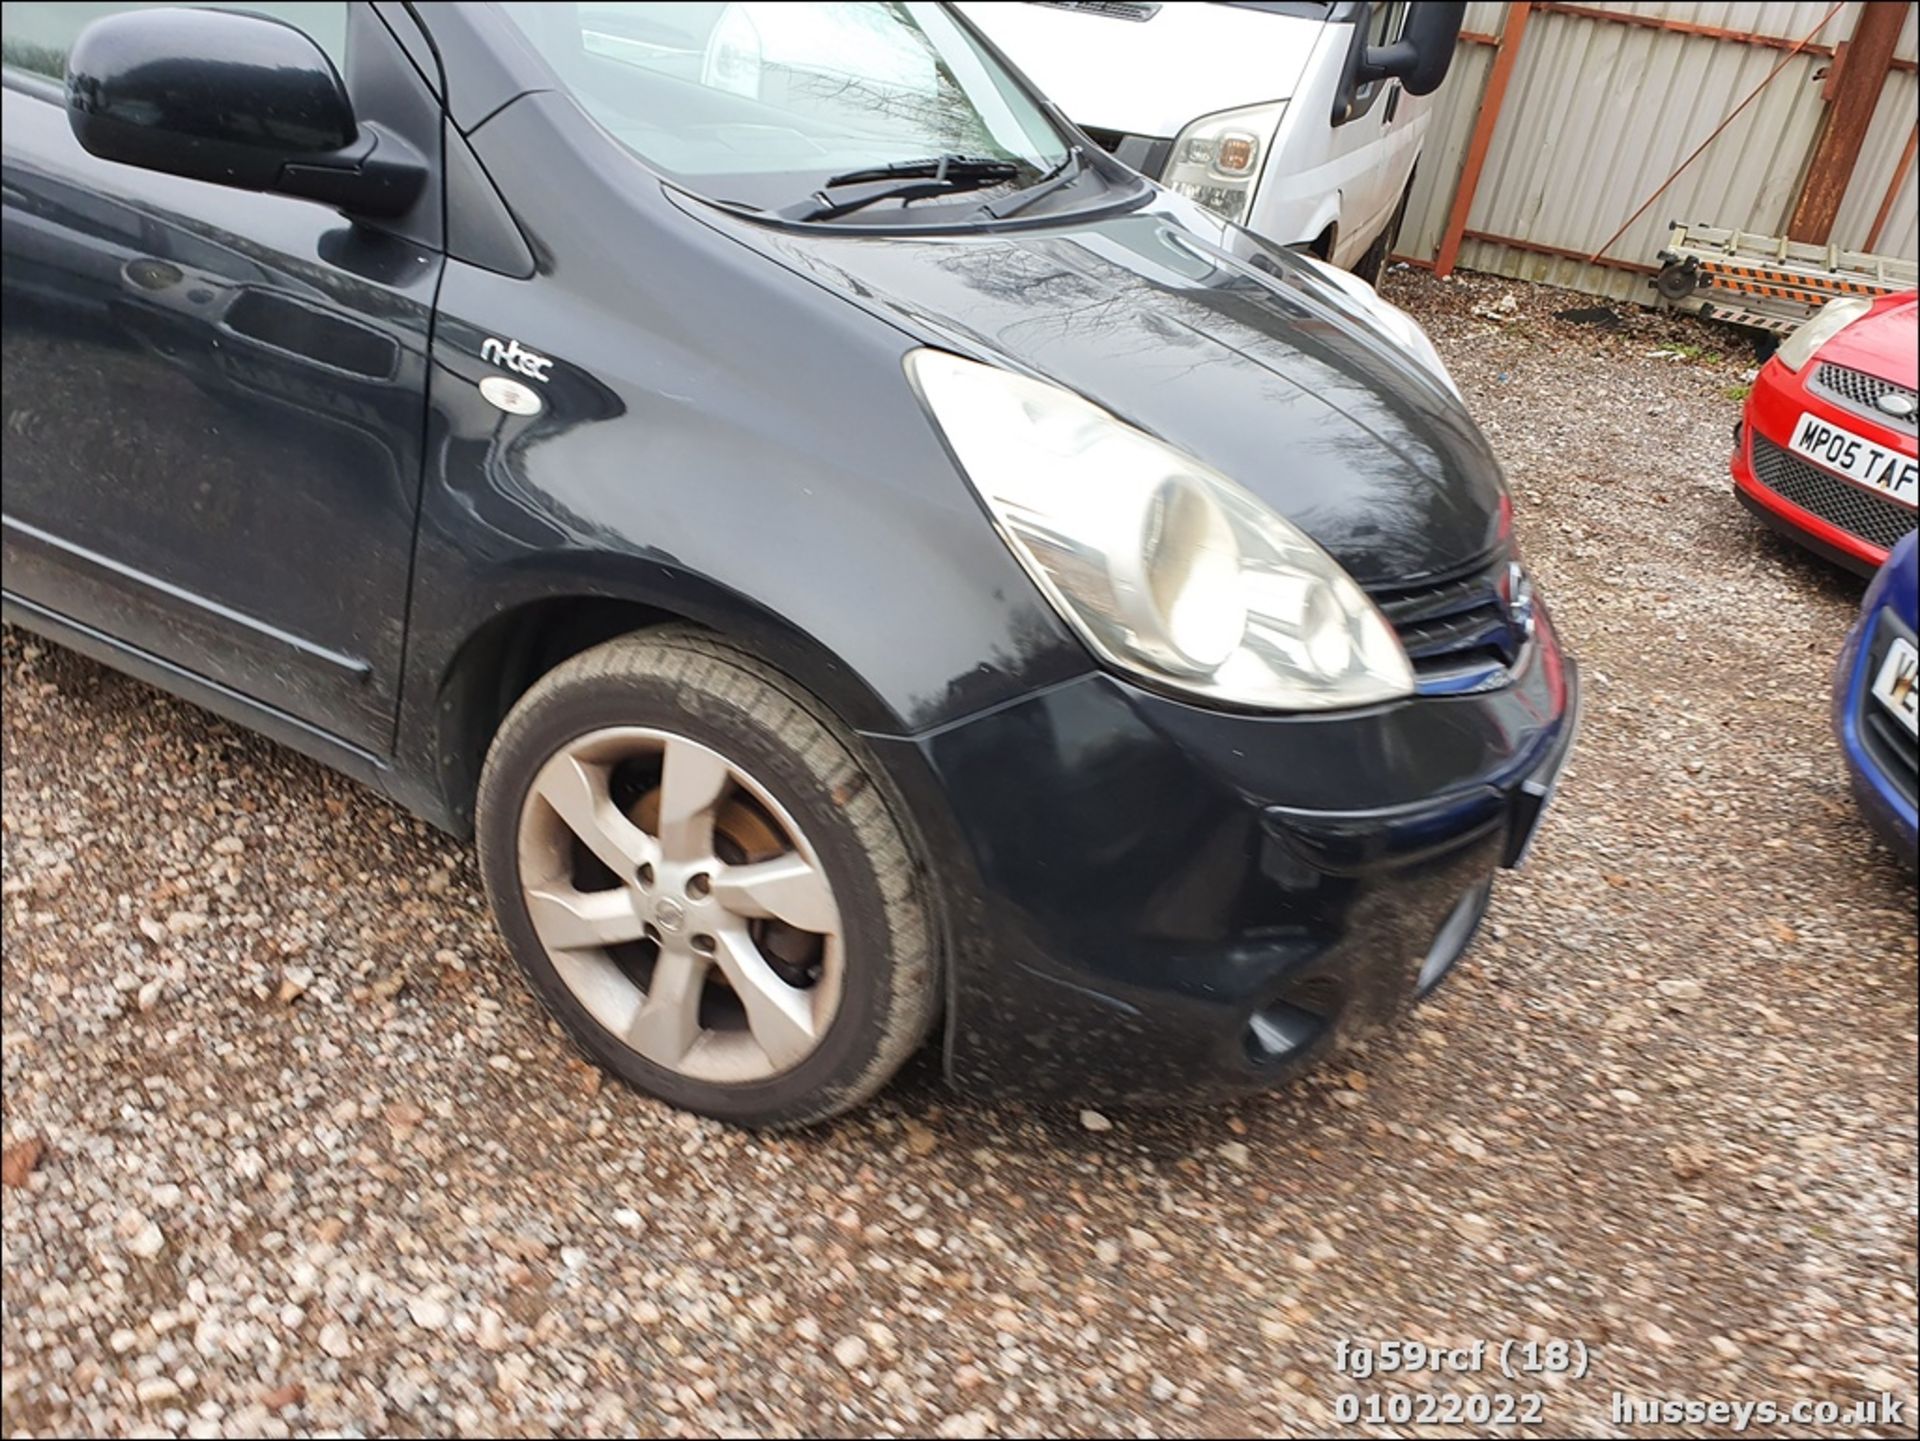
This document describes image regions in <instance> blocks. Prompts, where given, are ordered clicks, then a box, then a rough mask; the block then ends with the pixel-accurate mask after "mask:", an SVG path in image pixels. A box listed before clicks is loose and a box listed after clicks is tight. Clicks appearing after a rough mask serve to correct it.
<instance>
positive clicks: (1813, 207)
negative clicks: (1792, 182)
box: [1787, 0, 1907, 245]
mask: <svg viewBox="0 0 1920 1441" xmlns="http://www.w3.org/2000/svg"><path fill="white" fill-rule="evenodd" d="M1906 19H1907V4H1906V0H1867V3H1866V4H1864V5H1862V6H1861V7H1860V20H1859V23H1858V24H1856V25H1855V26H1854V27H1853V36H1852V39H1851V40H1850V41H1849V42H1848V44H1847V46H1846V48H1845V50H1844V51H1843V52H1841V53H1838V54H1836V55H1835V56H1834V60H1833V73H1832V75H1831V76H1830V77H1829V79H1828V87H1829V89H1830V90H1831V92H1832V95H1833V103H1832V104H1831V105H1830V106H1828V107H1827V113H1826V114H1825V115H1824V116H1823V117H1822V118H1821V122H1820V136H1819V139H1818V140H1817V141H1815V143H1814V147H1813V159H1812V161H1811V162H1810V163H1809V164H1808V166H1807V178H1806V180H1805V181H1804V182H1803V183H1802V184H1801V186H1800V198H1799V199H1798V200H1797V201H1795V202H1794V207H1793V216H1792V218H1791V219H1789V220H1788V221H1787V238H1788V239H1790V240H1799V241H1803V242H1805V243H1806V244H1808V245H1825V244H1826V243H1827V242H1828V240H1829V239H1831V238H1832V236H1833V221H1834V217H1835V216H1837V215H1838V214H1839V213H1840V200H1841V197H1842V196H1844V195H1845V194H1846V193H1847V182H1848V181H1850V180H1851V179H1853V167H1854V163H1855V162H1856V161H1857V160H1859V158H1860V147H1861V145H1862V143H1863V142H1864V141H1865V140H1866V138H1867V126H1868V125H1869V124H1870V123H1872V120H1873V112H1874V107H1876V106H1877V105H1879V103H1880V92H1881V90H1882V89H1883V88H1884V87H1885V86H1886V83H1887V72H1888V71H1889V70H1891V69H1892V68H1893V47H1894V46H1895V44H1897V43H1898V42H1899V39H1900V27H1901V26H1902V25H1904V24H1905V23H1906Z"/></svg>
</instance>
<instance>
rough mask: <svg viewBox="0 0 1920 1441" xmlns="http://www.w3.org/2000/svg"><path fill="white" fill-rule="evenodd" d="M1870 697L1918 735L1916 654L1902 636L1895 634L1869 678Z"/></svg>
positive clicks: (1918, 661)
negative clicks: (1877, 668)
mask: <svg viewBox="0 0 1920 1441" xmlns="http://www.w3.org/2000/svg"><path fill="white" fill-rule="evenodd" d="M1873 698H1874V699H1875V700H1877V701H1879V702H1880V704H1881V705H1883V706H1885V707H1886V708H1887V709H1888V710H1890V711H1892V712H1893V713H1894V715H1895V716H1897V717H1898V718H1899V720H1900V723H1901V724H1902V725H1904V726H1905V727H1906V728H1907V734H1908V735H1920V656H1916V655H1915V653H1914V649H1913V645H1912V643H1911V642H1910V641H1908V640H1907V639H1906V637H1904V636H1895V637H1894V638H1893V644H1892V645H1891V646H1889V647H1888V648H1887V653H1886V656H1885V657H1884V658H1883V659H1882V660H1881V662H1880V670H1879V673H1878V674H1877V675H1875V676H1874V678H1873Z"/></svg>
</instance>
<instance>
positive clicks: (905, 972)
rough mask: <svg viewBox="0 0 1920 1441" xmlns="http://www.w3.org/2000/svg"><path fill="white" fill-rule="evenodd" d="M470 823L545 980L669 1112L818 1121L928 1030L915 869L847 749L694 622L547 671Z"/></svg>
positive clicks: (620, 1067) (801, 702)
mask: <svg viewBox="0 0 1920 1441" xmlns="http://www.w3.org/2000/svg"><path fill="white" fill-rule="evenodd" d="M476 824H477V830H478V842H479V849H480V863H481V870H482V874H483V876H484V878H485V881H486V887H487V894H488V897H489V899H490V900H491V902H492V905H493V911H494V916H495V918H496V920H497V921H498V923H499V926H500V930H501V933H502V934H503V935H504V937H505V938H506V941H507V945H508V947H509V949H510V950H511V951H512V952H513V955H514V958H515V959H516V960H517V961H518V962H519V963H520V966H521V969H522V970H523V971H524V972H525V973H526V976H527V980H528V982H529V984H530V985H531V986H532V988H533V990H534V992H535V994H537V995H538V996H539V997H540V999H541V1000H542V1001H543V1002H544V1003H545V1004H546V1006H547V1007H548V1009H549V1010H550V1011H552V1013H553V1014H554V1016H555V1017H557V1018H558V1019H559V1020H560V1022H561V1023H562V1024H563V1025H564V1026H565V1027H566V1028H567V1030H568V1031H569V1032H570V1033H571V1034H572V1036H573V1037H574V1039H575V1040H576V1041H578V1042H579V1044H580V1045H581V1047H582V1048H583V1049H584V1050H585V1051H586V1052H587V1053H588V1054H589V1055H590V1056H592V1057H593V1059H594V1060H596V1061H598V1062H599V1063H600V1065H602V1066H604V1067H605V1068H606V1069H607V1070H609V1071H611V1072H613V1073H614V1074H615V1075H617V1076H619V1077H620V1078H621V1079H622V1080H625V1081H627V1082H629V1083H630V1084H632V1085H634V1086H636V1087H638V1088H639V1089H641V1090H644V1091H647V1092H650V1093H652V1094H653V1095H655V1096H658V1097H660V1098H661V1099H662V1100H665V1101H668V1102H670V1103H671V1104H673V1105H676V1106H680V1107H684V1108H685V1109H687V1110H691V1111H698V1112H701V1113H702V1114H705V1115H710V1116H715V1117H719V1118H721V1119H724V1120H728V1121H734V1122H737V1123H740V1124H743V1125H749V1126H780V1125H801V1124H805V1123H807V1122H811V1121H817V1120H821V1119H823V1118H825V1117H827V1116H830V1115H833V1114H834V1113H836V1112H838V1111H842V1110H845V1109H847V1108H849V1107H851V1106H854V1105H856V1104H858V1103H859V1102H861V1101H864V1100H865V1099H867V1098H868V1097H869V1096H871V1095H872V1094H873V1093H874V1092H875V1091H877V1090H879V1089H880V1087H881V1086H882V1085H884V1084H885V1083H886V1082H887V1080H888V1079H889V1078H890V1077H891V1076H892V1075H893V1073H894V1072H895V1071H896V1070H897V1069H898V1068H899V1066H900V1064H901V1063H902V1062H903V1061H904V1060H905V1059H906V1057H907V1056H908V1055H909V1054H910V1053H911V1052H912V1051H913V1050H914V1048H915V1047H917V1046H918V1045H919V1044H920V1042H921V1041H922V1040H924V1039H925V1037H926V1035H927V1032H928V1030H929V1028H930V1027H931V1025H932V1021H933V1017H934V1014H935V1011H936V1010H937V1001H938V986H937V984H936V981H937V975H936V971H937V957H936V952H935V948H934V943H933V937H932V933H931V930H930V927H929V924H928V918H927V915H926V911H925V907H924V905H923V903H922V900H921V892H922V887H921V883H920V876H919V868H918V866H917V865H916V863H915V860H914V856H913V851H912V848H911V846H910V845H909V843H908V840H907V835H906V831H905V828H904V827H903V826H902V824H901V822H900V821H899V819H898V818H897V817H896V816H895V815H894V813H893V810H892V808H891V806H890V804H889V802H888V801H887V799H886V798H885V795H884V794H883V791H882V789H881V786H880V785H879V784H878V783H877V781H876V778H875V777H874V776H873V775H872V774H871V773H870V771H869V768H868V766H867V764H866V763H865V762H864V761H863V760H862V759H861V757H860V755H859V750H858V746H857V744H856V742H855V741H854V740H853V737H852V736H851V735H850V734H849V733H848V732H846V730H845V729H844V728H843V727H841V726H840V725H839V724H838V723H837V722H836V721H835V720H834V719H833V718H832V717H831V716H830V715H829V714H828V713H827V711H826V710H825V708H824V707H823V706H821V705H820V704H819V702H817V701H815V700H814V699H813V698H812V697H811V696H808V695H806V694H805V693H804V692H803V691H801V690H800V689H799V688H798V687H797V686H796V685H794V683H793V682H792V681H790V680H788V679H787V678H786V677H784V676H781V675H779V674H778V673H777V672H774V671H772V670H770V669H768V668H767V667H765V666H762V665H760V664H759V663H758V662H757V661H755V660H753V659H751V658H750V657H748V656H746V655H744V654H742V653H741V652H739V651H736V650H733V649H731V648H730V647H727V646H725V645H722V644H720V643H718V642H717V641H714V640H712V639H709V638H707V637H705V636H703V635H700V634H699V633H697V632H690V631H684V630H670V631H658V632H649V633H645V634H641V635H636V636H629V637H626V638H624V639H621V640H616V641H611V642H608V643H607V644H605V645H602V646H598V647H596V648H594V649H593V650H590V651H587V652H585V653H583V654H581V655H579V656H576V657H574V658H573V659H572V660H569V661H567V662H565V663H564V664H562V665H560V666H558V667H556V668H555V669H554V670H553V671H551V672H549V673H548V674H547V675H546V676H545V677H543V678H542V679H541V680H540V681H539V682H538V683H536V684H535V685H534V686H533V688H532V689H531V690H529V691H528V692H527V694H526V695H525V696H524V697H523V698H522V699H521V701H520V702H519V704H517V705H516V706H515V707H514V708H513V710H512V712H511V713H510V714H509V715H508V717H507V719H506V721H505V722H504V723H503V724H502V725H501V727H500V732H499V734H498V735H497V736H496V737H495V739H494V742H493V746H492V748H491V750H490V751H489V753H488V756H487V763H486V767H485V770H484V771H483V773H482V776H481V780H480V794H479V802H478V808H477V817H476Z"/></svg>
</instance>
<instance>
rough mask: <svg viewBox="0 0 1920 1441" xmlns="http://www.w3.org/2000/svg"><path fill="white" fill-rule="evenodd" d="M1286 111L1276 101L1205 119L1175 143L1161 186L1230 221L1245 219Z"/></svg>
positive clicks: (1186, 130)
mask: <svg viewBox="0 0 1920 1441" xmlns="http://www.w3.org/2000/svg"><path fill="white" fill-rule="evenodd" d="M1286 108H1287V107H1286V103H1285V102H1284V101H1277V102H1275V103H1273V104H1271V105H1249V106H1247V107H1246V108H1244V109H1241V110H1223V111H1221V112H1220V113H1219V114H1218V115H1204V116H1202V117H1201V118H1200V119H1198V120H1196V121H1194V122H1193V124H1191V125H1189V126H1188V127H1187V128H1186V129H1185V130H1182V131H1181V132H1180V134H1179V135H1178V136H1176V137H1175V138H1174V142H1173V153H1172V155H1171V156H1169V157H1168V159H1167V166H1166V173H1165V174H1163V175H1162V176H1161V177H1160V182H1161V184H1163V185H1165V186H1166V187H1167V188H1168V189H1169V190H1177V191H1179V192H1180V193H1181V194H1182V195H1185V196H1187V197H1188V198H1189V199H1193V200H1197V201H1199V202H1200V203H1201V204H1202V205H1204V206H1206V207H1207V209H1209V210H1213V211H1217V212H1219V213H1220V214H1221V215H1224V216H1226V217H1227V219H1229V220H1240V219H1243V218H1245V216H1246V213H1247V202H1248V200H1249V198H1250V197H1251V196H1252V195H1253V187H1254V184H1255V182H1257V181H1258V180H1259V179H1260V164H1261V162H1262V161H1263V160H1265V159H1266V156H1267V147H1268V145H1270V144H1271V143H1272V142H1273V132H1274V130H1275V129H1276V128H1277V127H1278V126H1279V124H1280V112H1281V111H1283V110H1285V109H1286Z"/></svg>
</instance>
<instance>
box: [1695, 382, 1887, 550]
mask: <svg viewBox="0 0 1920 1441" xmlns="http://www.w3.org/2000/svg"><path fill="white" fill-rule="evenodd" d="M1820 364H1821V360H1820V357H1819V356H1817V355H1816V356H1815V358H1814V359H1813V360H1811V361H1809V362H1808V363H1807V364H1806V365H1805V366H1803V367H1802V368H1801V369H1800V370H1799V371H1798V372H1797V373H1796V372H1794V371H1791V370H1788V369H1787V368H1786V366H1784V365H1782V364H1781V363H1780V362H1779V361H1778V360H1769V361H1768V362H1767V363H1766V364H1765V365H1764V366H1762V367H1761V370H1760V374H1759V376H1758V377H1757V378H1756V379H1755V381H1754V386H1753V391H1752V393H1751V394H1750V395H1748V397H1747V406H1746V413H1745V416H1744V418H1743V420H1742V423H1741V426H1740V430H1739V433H1738V439H1737V441H1736V443H1735V445H1734V450H1733V458H1732V465H1731V468H1732V471H1733V486H1734V493H1735V494H1736V495H1737V496H1738V497H1739V498H1740V500H1741V501H1742V502H1744V503H1745V504H1746V506H1747V508H1748V509H1750V510H1752V511H1753V512H1754V513H1755V514H1757V515H1759V516H1760V518H1761V519H1763V520H1765V521H1766V522H1767V523H1768V524H1769V525H1772V526H1773V527H1774V528H1775V529H1776V530H1779V531H1781V532H1783V533H1784V534H1786V535H1788V536H1790V537H1792V538H1793V539H1794V540H1797V541H1799V542H1800V543H1801V544H1803V545H1805V546H1807V547H1808V548H1809V549H1811V550H1814V551H1816V552H1818V553H1819V554H1821V555H1824V556H1826V557H1827V558H1828V559H1830V560H1834V561H1837V562H1839V563H1840V564H1841V565H1844V566H1846V567H1847V568H1848V569H1850V570H1856V571H1859V572H1861V573H1862V574H1865V575H1871V574H1872V573H1873V572H1874V571H1876V570H1878V569H1879V568H1880V566H1881V565H1882V564H1883V563H1884V562H1885V560H1886V558H1887V553H1888V551H1890V550H1891V549H1892V548H1893V547H1894V545H1896V544H1897V543H1898V542H1899V540H1900V537H1901V536H1902V535H1904V534H1905V533H1906V532H1907V531H1910V530H1912V529H1914V526H1915V518H1916V512H1915V508H1914V506H1913V505H1912V504H1911V503H1903V502H1902V501H1900V500H1897V499H1895V498H1894V497H1892V496H1890V495H1886V494H1884V493H1882V492H1880V491H1877V490H1873V489H1871V488H1869V487H1867V486H1864V485H1860V484H1858V483H1857V482H1855V481H1853V480H1850V479H1848V478H1846V477H1845V476H1842V475H1840V474H1839V473H1838V472H1836V471H1833V470H1829V469H1827V468H1826V467H1824V466H1820V465H1816V464H1815V463H1814V462H1812V461H1810V460H1807V459H1805V458H1804V457H1802V456H1800V455H1798V454H1796V453H1794V452H1793V451H1792V450H1790V449H1789V448H1788V442H1789V441H1790V440H1791V439H1792V437H1793V433H1794V428H1795V427H1796V426H1797V425H1798V424H1799V422H1800V417H1801V415H1802V414H1805V413H1809V412H1811V413H1812V414H1813V415H1815V416H1817V417H1818V418H1819V419H1821V420H1823V421H1826V422H1828V423H1830V424H1832V425H1837V426H1841V427H1844V428H1845V429H1846V430H1848V431H1851V432H1852V433H1853V434H1855V435H1859V436H1862V437H1864V438H1866V439H1868V440H1870V441H1872V442H1874V443H1875V444H1876V445H1880V446H1883V447H1885V448H1886V449H1888V450H1892V451H1897V452H1899V453H1900V454H1903V455H1905V456H1907V457H1908V458H1909V459H1912V458H1914V457H1915V455H1916V454H1917V453H1920V444H1916V440H1915V435H1914V432H1913V431H1911V430H1907V429H1901V428H1896V427H1895V426H1893V425H1890V424H1888V423H1886V421H1885V420H1884V419H1877V418H1875V417H1873V416H1872V415H1871V413H1869V412H1865V411H1864V410H1863V409H1861V408H1859V407H1856V406H1851V405H1843V404H1841V403H1839V402H1838V401H1836V400H1834V399H1832V398H1830V397H1829V395H1827V394H1826V393H1825V392H1824V391H1823V390H1821V389H1819V388H1816V387H1815V386H1812V385H1809V384H1808V381H1809V380H1810V379H1811V378H1812V377H1813V376H1814V375H1815V373H1816V372H1817V371H1818V370H1819V367H1820Z"/></svg>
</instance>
